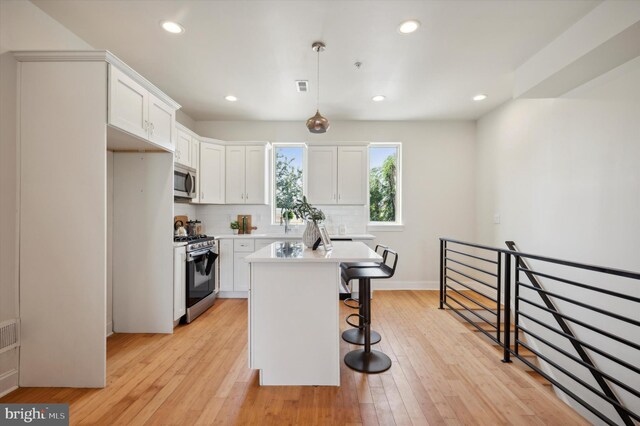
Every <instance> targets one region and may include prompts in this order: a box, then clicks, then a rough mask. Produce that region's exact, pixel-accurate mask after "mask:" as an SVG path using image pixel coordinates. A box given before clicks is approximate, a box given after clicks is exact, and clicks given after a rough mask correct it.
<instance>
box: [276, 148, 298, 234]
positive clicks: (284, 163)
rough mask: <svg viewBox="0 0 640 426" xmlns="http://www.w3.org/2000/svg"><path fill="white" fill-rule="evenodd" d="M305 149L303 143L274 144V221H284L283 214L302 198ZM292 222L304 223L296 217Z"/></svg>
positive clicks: (278, 222)
mask: <svg viewBox="0 0 640 426" xmlns="http://www.w3.org/2000/svg"><path fill="white" fill-rule="evenodd" d="M304 154H305V149H304V145H302V144H274V148H273V171H274V173H273V175H274V177H273V179H274V181H273V188H274V190H273V197H274V200H273V201H274V202H273V203H272V205H273V213H272V217H273V223H275V224H280V223H281V222H282V214H283V212H285V211H286V210H287V209H290V208H291V207H292V206H293V203H294V202H295V201H296V200H297V199H299V198H302V191H303V179H304V173H303V164H304ZM291 223H293V224H296V223H302V221H301V220H297V219H296V218H295V217H294V218H293V219H292V220H291Z"/></svg>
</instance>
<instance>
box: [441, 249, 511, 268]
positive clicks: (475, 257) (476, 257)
mask: <svg viewBox="0 0 640 426" xmlns="http://www.w3.org/2000/svg"><path fill="white" fill-rule="evenodd" d="M445 250H446V251H452V252H454V253H458V254H461V255H463V256H468V257H473V258H474V259H478V260H484V261H485V262H489V263H493V264H494V265H497V264H498V262H496V261H495V260H491V259H485V258H484V257H481V256H474V255H473V254H469V253H465V252H463V251H458V250H453V249H450V248H447V249H445Z"/></svg>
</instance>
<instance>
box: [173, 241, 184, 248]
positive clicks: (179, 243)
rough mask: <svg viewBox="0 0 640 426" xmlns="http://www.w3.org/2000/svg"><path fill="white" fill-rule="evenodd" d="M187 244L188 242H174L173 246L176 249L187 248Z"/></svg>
mask: <svg viewBox="0 0 640 426" xmlns="http://www.w3.org/2000/svg"><path fill="white" fill-rule="evenodd" d="M186 245H187V242H186V241H174V242H173V246H174V247H182V246H186Z"/></svg>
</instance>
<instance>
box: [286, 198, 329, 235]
mask: <svg viewBox="0 0 640 426" xmlns="http://www.w3.org/2000/svg"><path fill="white" fill-rule="evenodd" d="M291 210H292V211H293V214H295V215H296V217H297V218H298V219H303V220H304V221H305V222H306V223H307V226H306V228H305V230H304V233H303V234H302V242H303V243H304V245H305V246H307V247H313V244H314V243H315V242H316V241H317V239H318V238H320V231H319V230H318V222H321V221H323V220H324V219H325V216H324V213H323V212H322V210H320V209H319V208H317V207H313V206H312V205H311V204H309V202H308V201H307V197H306V196H303V197H302V199H298V200H296V202H295V204H294V205H293V208H292V209H291Z"/></svg>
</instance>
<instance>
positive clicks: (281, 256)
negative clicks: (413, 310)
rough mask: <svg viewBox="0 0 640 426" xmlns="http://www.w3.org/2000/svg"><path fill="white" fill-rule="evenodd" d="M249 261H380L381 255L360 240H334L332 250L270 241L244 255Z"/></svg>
mask: <svg viewBox="0 0 640 426" xmlns="http://www.w3.org/2000/svg"><path fill="white" fill-rule="evenodd" d="M245 261H247V262H249V263H255V262H269V263H281V262H282V263H287V262H326V263H342V262H381V261H382V257H381V256H380V255H378V254H377V253H376V252H375V251H373V250H371V249H370V248H369V247H368V246H367V245H366V244H365V243H363V242H360V241H335V242H334V243H333V250H329V251H325V250H324V249H323V248H318V249H317V250H315V251H314V250H311V249H310V248H305V247H304V245H303V244H302V243H281V242H276V243H271V244H269V245H268V246H266V247H264V248H261V249H260V250H258V251H256V252H254V253H252V254H250V255H248V256H247V257H245Z"/></svg>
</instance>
